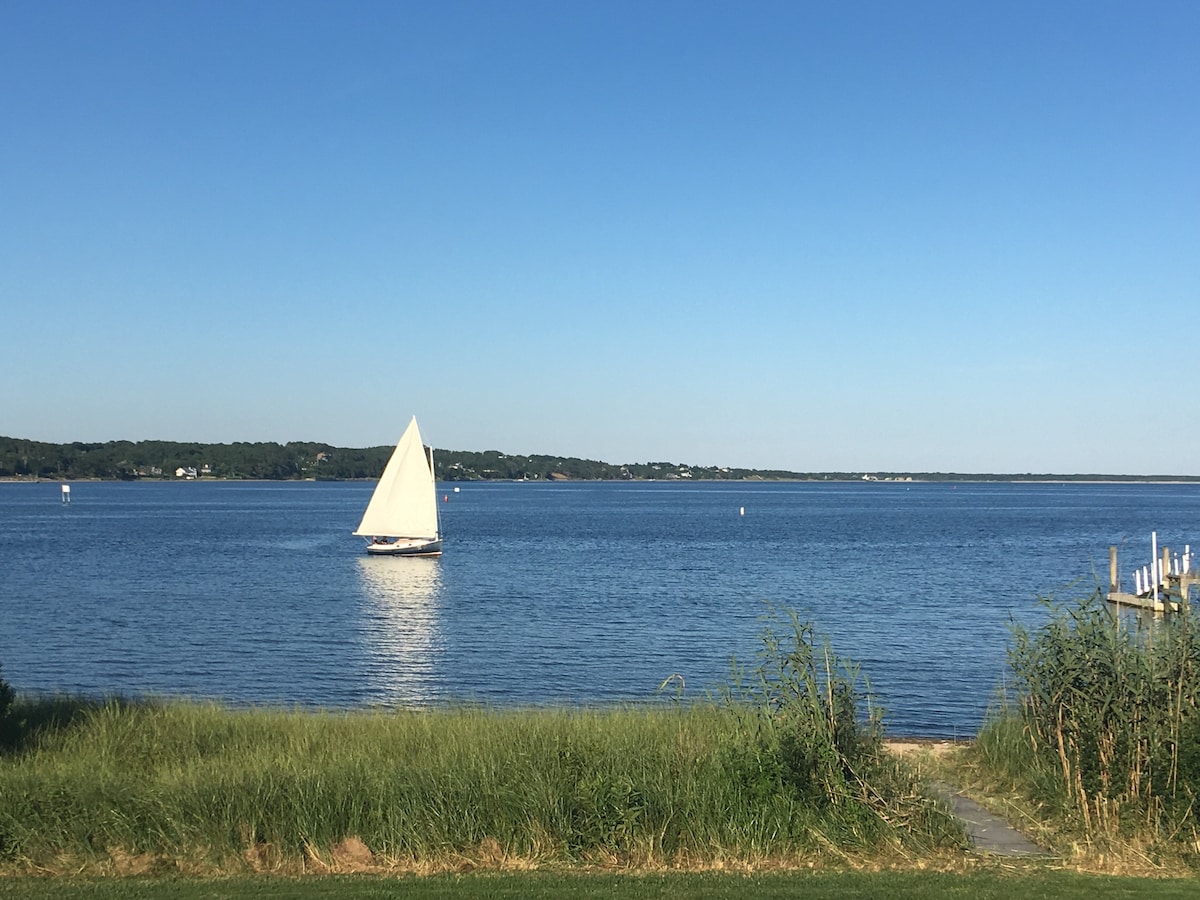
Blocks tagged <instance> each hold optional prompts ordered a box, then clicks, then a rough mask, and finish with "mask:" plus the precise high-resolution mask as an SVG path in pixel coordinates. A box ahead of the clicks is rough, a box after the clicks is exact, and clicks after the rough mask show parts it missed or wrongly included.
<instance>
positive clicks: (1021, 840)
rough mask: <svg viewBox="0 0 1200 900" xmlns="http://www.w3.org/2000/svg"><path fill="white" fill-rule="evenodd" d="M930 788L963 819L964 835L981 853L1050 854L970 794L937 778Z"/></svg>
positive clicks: (1004, 854) (1011, 854) (1010, 854)
mask: <svg viewBox="0 0 1200 900" xmlns="http://www.w3.org/2000/svg"><path fill="white" fill-rule="evenodd" d="M930 789H931V790H932V791H933V793H934V795H935V796H937V797H938V798H939V799H941V800H943V801H945V803H946V805H947V806H949V807H950V811H951V812H952V813H954V815H955V816H956V817H958V819H959V821H961V822H962V823H963V827H964V828H965V829H966V832H967V837H969V838H970V839H971V843H972V844H973V845H974V847H975V849H976V850H979V851H980V852H981V853H992V854H995V855H996V856H1049V855H1050V853H1049V851H1048V850H1046V849H1045V848H1044V847H1039V846H1038V845H1037V844H1035V843H1033V841H1031V840H1029V838H1027V837H1025V835H1023V834H1021V832H1019V831H1016V830H1015V829H1013V828H1012V827H1011V826H1010V825H1009V824H1008V823H1007V822H1005V821H1004V820H1003V819H1001V818H1000V817H999V816H996V815H993V814H992V813H990V812H988V811H987V810H986V809H984V808H983V807H982V806H980V805H979V804H978V803H976V802H975V801H974V800H972V799H971V798H970V797H964V796H963V795H962V794H960V793H959V792H958V791H957V790H956V789H955V788H953V787H951V786H950V785H948V784H942V783H940V782H938V783H935V784H932V785H930Z"/></svg>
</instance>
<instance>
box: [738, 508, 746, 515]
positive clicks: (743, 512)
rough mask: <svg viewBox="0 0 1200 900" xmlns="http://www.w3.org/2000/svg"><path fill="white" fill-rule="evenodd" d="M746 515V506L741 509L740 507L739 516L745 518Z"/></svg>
mask: <svg viewBox="0 0 1200 900" xmlns="http://www.w3.org/2000/svg"><path fill="white" fill-rule="evenodd" d="M745 514H746V507H744V506H739V507H738V515H739V516H744V515H745Z"/></svg>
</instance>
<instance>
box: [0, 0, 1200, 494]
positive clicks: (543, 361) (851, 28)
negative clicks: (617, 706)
mask: <svg viewBox="0 0 1200 900" xmlns="http://www.w3.org/2000/svg"><path fill="white" fill-rule="evenodd" d="M1197 46H1200V5H1197V4H1195V3H1191V2H1178V3H1166V2H1139V3H1133V2H1128V3H1112V2H1094V0H1093V2H1086V3H1084V2H1080V3H1074V2H1063V3H1049V4H1047V3H1044V2H1037V3H1028V2H1005V3H994V4H984V3H962V2H954V0H945V2H922V0H913V2H906V3H894V2H885V0H880V2H845V3H805V2H799V0H795V2H782V3H776V2H757V3H735V2H728V3H724V2H722V3H718V2H703V0H688V2H657V3H647V2H621V0H612V2H595V3H590V2H571V3H562V2H557V0H556V2H544V3H541V2H537V3H535V2H518V0H514V2H505V3H501V2H469V3H461V2H438V3H407V2H378V3H375V2H347V3H326V2H321V3H307V2H256V3H240V2H239V3H234V2H224V0H215V2H186V0H180V2H171V3H162V2H158V0H154V2H145V3H142V2H112V3H93V2H50V3H46V2H26V0H7V2H5V4H4V5H3V7H0V207H2V210H3V211H2V212H0V378H2V380H3V389H2V392H0V434H4V435H8V436H14V437H25V438H33V439H38V440H48V441H70V440H85V441H103V440H110V439H119V438H124V439H132V440H139V439H147V438H155V439H163V440H181V441H204V442H228V441H237V440H251V441H253V440H274V441H288V440H314V441H327V442H330V443H333V444H337V445H343V446H365V445H376V444H388V443H392V442H394V441H395V440H396V439H397V438H398V436H399V433H400V431H401V430H402V429H403V427H404V425H405V424H406V423H407V421H408V418H409V417H410V416H411V415H413V414H416V415H417V416H418V418H419V420H420V422H421V426H422V430H423V432H424V434H425V437H426V439H427V440H429V441H431V442H432V443H434V444H435V445H436V446H438V447H443V448H449V449H463V450H483V449H498V450H502V451H506V452H511V453H548V454H562V455H571V456H582V457H588V458H594V459H603V460H606V461H609V462H643V461H650V460H669V461H676V462H687V463H691V464H695V465H731V466H752V467H761V468H787V469H794V470H800V471H823V470H838V471H961V472H980V471H988V472H1061V473H1088V472H1111V473H1130V474H1200V415H1198V414H1197V413H1198V411H1197V404H1196V399H1197V390H1196V383H1197V381H1196V371H1197V362H1196V350H1197V342H1196V338H1197V333H1198V329H1197V312H1196V311H1197V309H1200V304H1198V303H1197V300H1198V299H1200V296H1198V295H1200V165H1198V162H1197V161H1198V160H1200V104H1198V103H1197V99H1196V98H1197V97H1200V53H1197V52H1196V48H1197Z"/></svg>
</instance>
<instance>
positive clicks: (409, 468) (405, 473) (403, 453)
mask: <svg viewBox="0 0 1200 900" xmlns="http://www.w3.org/2000/svg"><path fill="white" fill-rule="evenodd" d="M354 533H355V534H357V535H363V536H376V537H405V538H429V539H431V540H432V539H435V538H437V536H438V508H437V486H436V485H435V483H434V480H433V451H432V450H430V452H429V455H428V456H426V454H425V445H424V444H422V443H421V432H420V430H419V429H418V428H417V417H416V416H413V420H412V421H411V422H409V423H408V428H406V429H405V430H404V435H403V436H402V437H401V438H400V443H398V444H397V445H396V449H395V450H394V451H393V452H392V458H391V459H389V460H388V464H387V467H386V468H384V470H383V475H381V476H380V478H379V484H377V485H376V486H375V493H373V494H372V495H371V502H370V503H368V504H367V511H366V512H364V513H363V517H362V521H361V522H359V523H358V529H357V530H356V531H355V532H354Z"/></svg>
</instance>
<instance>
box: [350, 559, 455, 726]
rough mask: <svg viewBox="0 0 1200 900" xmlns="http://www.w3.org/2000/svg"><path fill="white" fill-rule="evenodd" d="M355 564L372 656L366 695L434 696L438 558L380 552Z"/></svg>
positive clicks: (414, 701) (394, 698)
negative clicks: (388, 554)
mask: <svg viewBox="0 0 1200 900" xmlns="http://www.w3.org/2000/svg"><path fill="white" fill-rule="evenodd" d="M357 563H358V574H359V579H360V581H361V583H362V587H363V597H364V601H365V603H364V606H363V631H364V633H365V637H366V641H367V652H368V654H369V657H370V662H369V667H368V673H369V678H370V680H371V684H370V685H369V686H368V690H367V694H368V698H369V700H371V701H373V702H376V703H385V704H399V705H418V704H422V703H427V702H429V701H431V700H434V699H436V696H437V693H438V691H437V687H436V676H435V663H436V658H437V655H438V652H439V650H440V649H441V636H440V633H439V619H440V611H441V605H442V600H441V591H442V580H441V579H442V570H441V562H440V561H439V560H437V559H436V558H434V559H428V558H426V559H420V558H417V559H414V558H404V557H389V556H378V557H360V558H359V559H357Z"/></svg>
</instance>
